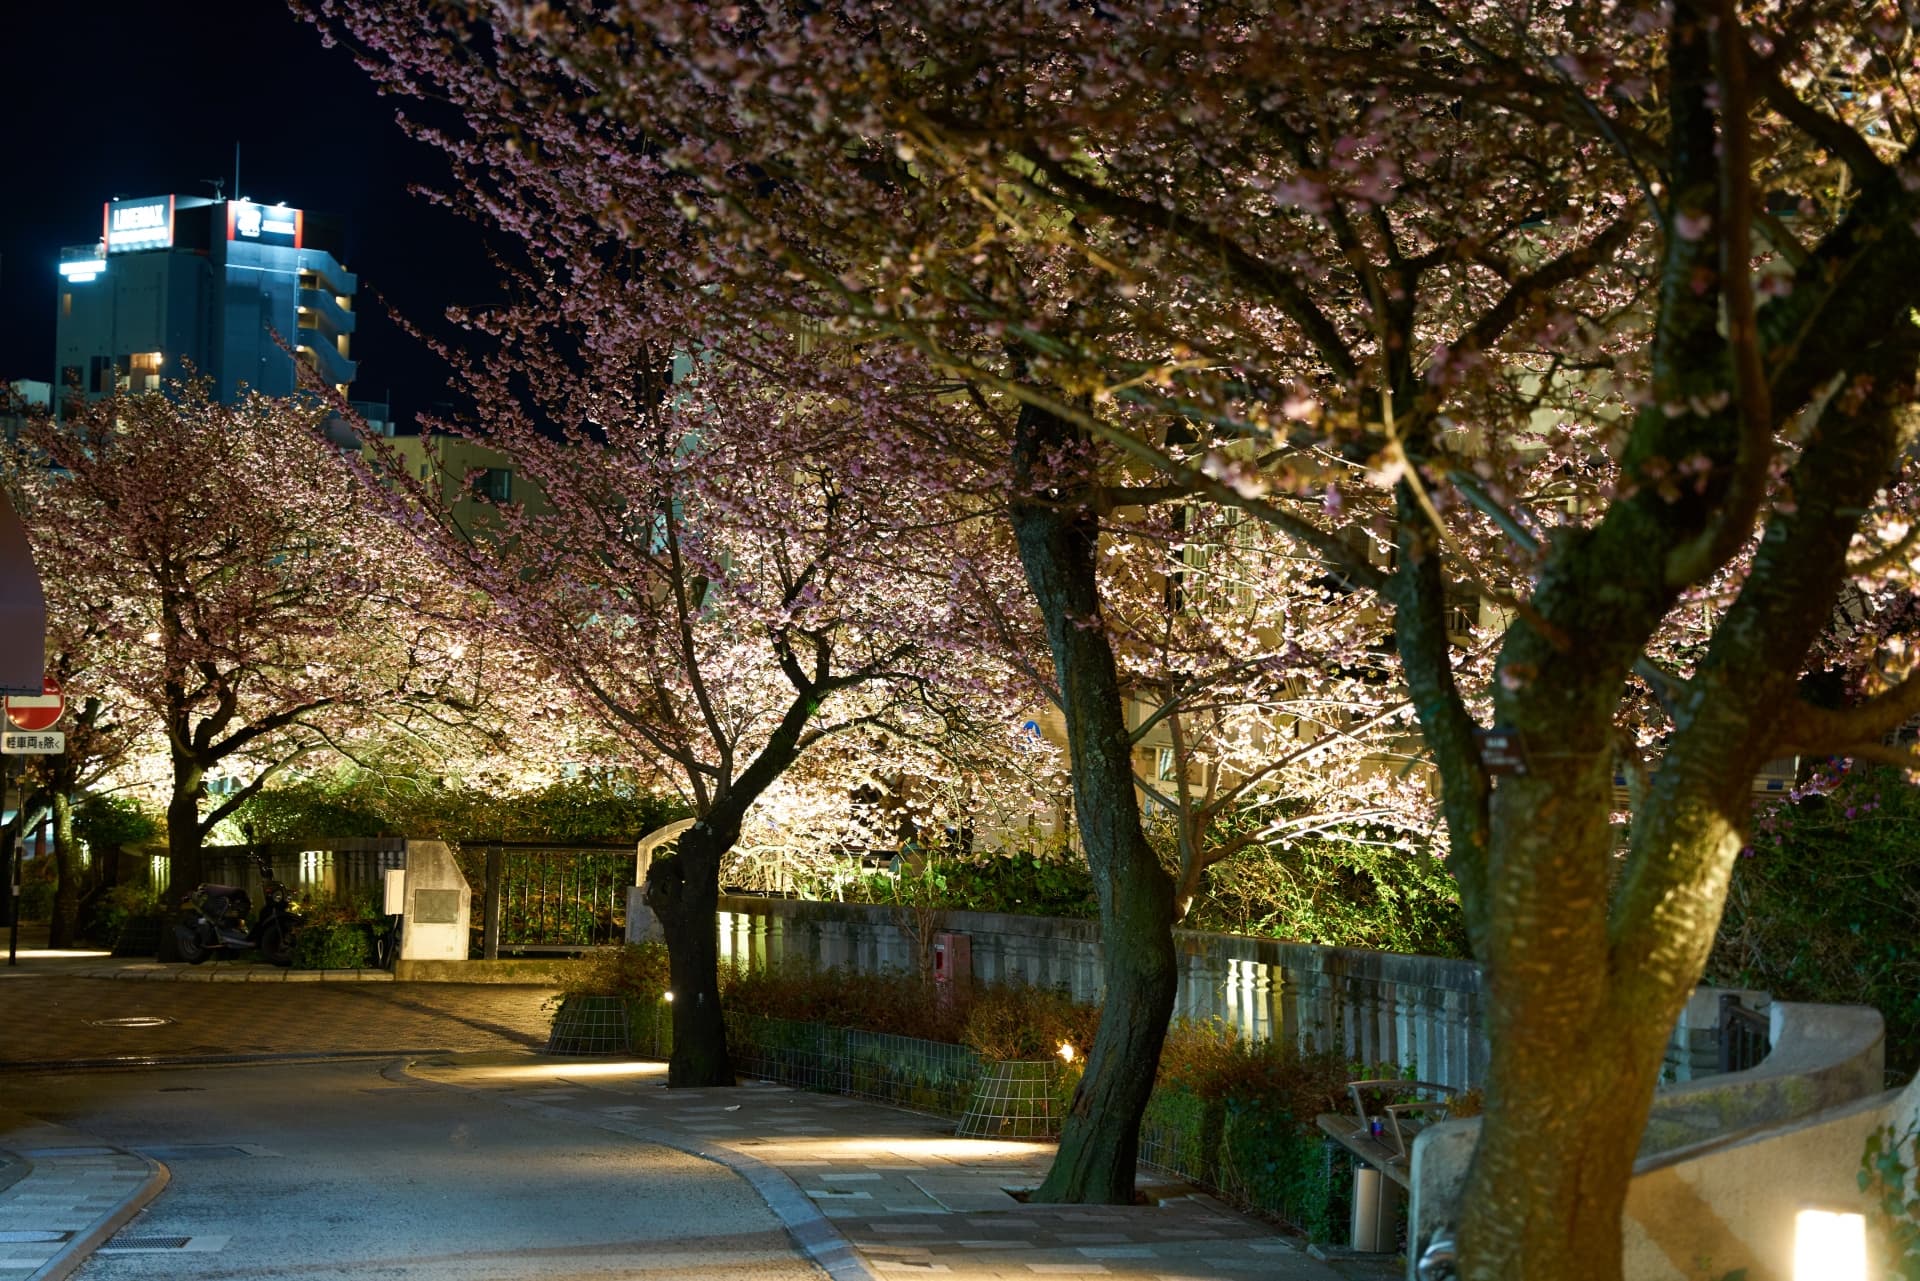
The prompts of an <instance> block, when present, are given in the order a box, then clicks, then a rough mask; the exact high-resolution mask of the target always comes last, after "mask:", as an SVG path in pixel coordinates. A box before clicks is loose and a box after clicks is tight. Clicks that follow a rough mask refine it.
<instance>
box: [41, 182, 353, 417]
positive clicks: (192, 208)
mask: <svg viewBox="0 0 1920 1281" xmlns="http://www.w3.org/2000/svg"><path fill="white" fill-rule="evenodd" d="M339 248H340V228H339V226H338V224H337V223H335V222H334V221H333V220H331V219H328V218H325V217H322V216H318V215H314V214H310V213H308V212H306V211H305V210H300V209H290V208H288V207H287V206H285V205H262V204H256V203H255V202H253V201H250V200H208V199H205V198H202V197H194V196H172V195H169V196H146V197H141V198H139V199H133V200H112V201H108V202H107V204H106V206H105V207H104V209H103V210H102V212H101V227H100V239H99V240H98V241H96V242H94V243H92V244H84V245H76V246H72V247H69V248H67V249H64V250H62V251H61V256H60V265H59V273H60V301H59V318H58V324H57V327H56V336H55V379H54V385H55V387H57V388H59V389H60V392H59V394H60V397H61V401H62V403H64V402H65V399H66V398H67V397H68V396H70V395H72V394H74V393H73V392H72V391H71V390H70V389H71V388H73V387H78V388H79V391H80V394H82V395H85V396H86V397H88V398H89V399H91V398H95V397H99V396H106V395H110V394H112V393H113V392H115V391H133V392H140V391H149V390H157V389H158V388H159V387H160V385H161V381H162V380H163V379H167V378H185V377H190V376H194V375H198V376H203V377H205V378H207V379H208V380H210V381H211V383H212V385H213V388H214V394H215V395H216V397H217V398H218V399H220V400H221V401H224V402H228V403H231V402H232V401H234V400H235V399H237V398H238V397H239V396H240V395H241V394H243V392H245V391H258V392H262V393H265V394H266V395H270V396H287V395H292V394H293V393H294V392H295V391H296V390H297V389H298V386H299V379H298V377H297V376H296V370H295V368H294V363H293V362H294V360H295V359H296V358H297V359H299V360H301V361H304V362H305V363H306V364H308V365H309V366H311V367H312V368H313V369H314V370H315V371H316V372H317V373H318V374H319V376H320V378H321V379H322V380H324V381H325V382H326V383H327V384H329V385H330V386H332V387H334V388H335V389H336V390H338V391H339V392H340V393H341V394H342V395H346V394H348V391H349V388H350V387H351V385H352V383H353V378H354V372H355V365H354V362H353V359H352V356H351V340H352V336H353V331H354V314H353V297H354V293H355V291H356V290H357V289H358V288H359V281H358V279H357V278H356V277H355V276H354V274H353V273H352V272H350V271H348V270H347V269H346V268H345V267H343V266H341V265H340V260H339V257H338V254H339ZM282 342H284V343H285V344H286V347H291V348H292V349H293V352H294V354H293V355H289V354H288V352H287V350H286V348H285V347H282V345H281V343H282Z"/></svg>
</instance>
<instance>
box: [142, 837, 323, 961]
mask: <svg viewBox="0 0 1920 1281" xmlns="http://www.w3.org/2000/svg"><path fill="white" fill-rule="evenodd" d="M253 863H254V866H255V867H258V868H259V869H260V884H261V903H260V914H259V915H258V916H257V917H255V918H254V921H253V924H252V926H251V927H249V926H248V924H247V914H248V913H249V912H250V911H252V909H253V900H252V899H251V898H250V897H248V895H247V891H246V890H245V889H244V888H242V887H240V886H238V885H215V884H213V883H211V882H208V883H207V884H204V885H201V886H200V887H199V888H198V889H196V890H194V892H193V893H192V894H190V895H188V896H187V897H186V898H184V899H182V900H181V901H180V908H181V912H180V920H179V922H178V923H177V924H176V925H175V926H174V927H173V936H174V941H175V943H176V944H177V945H178V947H179V951H180V959H181V960H183V961H185V962H187V963H188V964H190V965H198V964H200V963H201V962H202V961H204V960H206V959H207V958H208V957H209V956H211V955H213V953H215V952H217V951H222V950H224V951H227V952H229V953H231V952H239V951H244V950H245V949H247V948H250V947H257V948H259V949H260V956H261V959H263V960H265V961H267V962H268V963H269V964H272V965H278V966H280V967H282V968H285V967H286V966H289V965H291V964H293V939H294V934H295V932H296V931H298V930H299V928H300V924H301V917H300V915H299V914H298V913H296V912H295V911H294V910H293V908H294V903H293V894H292V891H291V890H290V889H289V888H288V887H287V886H286V885H285V884H283V883H282V882H280V881H278V880H276V879H274V875H273V868H272V866H271V865H269V864H268V862H267V861H266V860H265V859H264V858H261V857H260V856H259V855H258V854H256V855H254V856H253Z"/></svg>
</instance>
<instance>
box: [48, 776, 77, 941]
mask: <svg viewBox="0 0 1920 1281" xmlns="http://www.w3.org/2000/svg"><path fill="white" fill-rule="evenodd" d="M53 866H54V874H55V877H56V879H55V881H54V886H53V916H52V919H51V920H50V921H49V922H48V923H47V942H48V944H49V945H50V946H52V947H72V946H73V943H74V936H75V934H76V933H77V932H78V929H79V923H80V851H79V849H78V848H77V847H76V846H75V844H74V839H73V798H72V797H70V796H68V795H67V793H66V792H64V791H62V790H60V789H58V788H56V789H55V790H54V793H53Z"/></svg>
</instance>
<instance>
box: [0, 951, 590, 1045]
mask: <svg viewBox="0 0 1920 1281" xmlns="http://www.w3.org/2000/svg"><path fill="white" fill-rule="evenodd" d="M176 968H185V967H176ZM552 995H553V993H552V992H550V991H547V990H545V989H542V988H526V987H507V986H500V985H495V984H442V983H391V982H388V983H285V984H281V983H163V982H144V983H141V982H126V981H124V980H116V979H108V978H70V977H64V976H63V977H51V976H42V977H39V978H37V979H36V980H35V981H32V982H0V1067H7V1066H13V1067H19V1066H22V1065H25V1064H29V1063H61V1062H71V1061H74V1060H82V1061H92V1060H103V1059H116V1058H130V1057H148V1056H150V1057H156V1058H168V1057H193V1056H208V1055H231V1054H243V1055H245V1054H329V1053H354V1052H382V1053H384V1052H390V1051H401V1050H497V1049H506V1048H509V1047H512V1048H519V1047H524V1046H537V1045H544V1044H546V1035H547V1024H548V1015H547V1013H546V1010H545V1005H546V1001H547V998H548V997H550V996H552ZM127 1019H131V1020H140V1021H142V1022H144V1021H146V1020H152V1019H160V1020H165V1022H159V1023H152V1024H148V1025H144V1026H143V1025H138V1024H136V1025H128V1024H125V1023H118V1022H115V1020H127Z"/></svg>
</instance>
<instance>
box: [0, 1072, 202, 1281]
mask: <svg viewBox="0 0 1920 1281" xmlns="http://www.w3.org/2000/svg"><path fill="white" fill-rule="evenodd" d="M0 1136H4V1139H3V1140H0V1141H4V1142H5V1143H6V1144H7V1147H8V1149H9V1150H8V1151H7V1152H6V1154H5V1157H6V1162H7V1166H8V1169H7V1171H6V1172H5V1177H7V1178H9V1179H11V1180H12V1181H11V1182H10V1183H8V1184H7V1186H5V1188H4V1189H3V1190H0V1281H26V1278H28V1277H33V1276H41V1275H50V1274H53V1273H59V1274H61V1275H64V1272H62V1271H61V1269H60V1268H58V1267H53V1268H50V1267H49V1265H50V1264H53V1263H54V1262H55V1260H56V1259H58V1260H60V1261H61V1262H62V1263H64V1264H66V1265H67V1266H68V1267H70V1266H71V1265H72V1263H73V1262H74V1261H75V1260H77V1259H78V1258H81V1257H84V1256H85V1254H86V1253H87V1252H88V1251H90V1250H92V1249H93V1248H94V1247H96V1246H98V1245H99V1243H100V1242H102V1241H104V1240H105V1239H106V1238H107V1237H108V1236H109V1235H111V1234H112V1232H113V1231H114V1229H116V1228H117V1227H118V1226H119V1225H120V1224H122V1223H124V1222H125V1221H126V1220H127V1219H128V1218H130V1217H131V1216H132V1214H133V1212H134V1211H135V1210H136V1209H138V1208H139V1206H140V1205H142V1204H144V1203H145V1201H146V1200H148V1199H150V1198H151V1197H152V1196H153V1195H154V1194H155V1193H156V1192H158V1191H159V1189H160V1187H161V1186H162V1185H163V1183H164V1178H163V1177H162V1175H161V1172H160V1170H159V1167H157V1166H156V1165H154V1163H153V1162H151V1161H148V1160H146V1159H145V1158H143V1157H139V1156H135V1155H134V1154H133V1153H131V1152H127V1151H124V1150H122V1149H120V1148H117V1147H111V1146H109V1145H106V1144H103V1143H100V1142H99V1141H98V1140H96V1139H93V1138H91V1137H90V1136H88V1135H84V1134H79V1133H76V1132H75V1131H72V1130H68V1129H66V1128H65V1127H64V1126H58V1125H51V1124H48V1123H47V1122H44V1121H39V1120H36V1119H33V1118H30V1117H26V1116H21V1115H19V1114H17V1113H13V1112H8V1111H5V1110H0Z"/></svg>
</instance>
